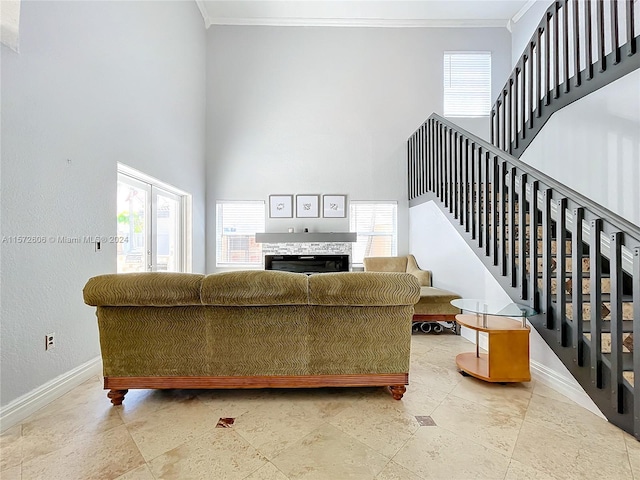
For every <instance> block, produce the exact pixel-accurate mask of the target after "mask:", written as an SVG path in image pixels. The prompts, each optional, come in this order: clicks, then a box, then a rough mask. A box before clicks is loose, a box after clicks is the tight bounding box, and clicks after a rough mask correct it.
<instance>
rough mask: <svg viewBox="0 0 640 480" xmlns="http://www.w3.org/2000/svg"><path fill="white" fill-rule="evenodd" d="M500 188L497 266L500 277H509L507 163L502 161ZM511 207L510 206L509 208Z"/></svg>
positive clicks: (500, 166)
mask: <svg viewBox="0 0 640 480" xmlns="http://www.w3.org/2000/svg"><path fill="white" fill-rule="evenodd" d="M498 168H499V170H498V172H499V173H498V174H499V183H498V185H499V188H500V194H499V196H498V202H499V208H497V211H498V212H499V217H498V220H499V222H500V223H499V224H498V225H499V226H500V227H499V228H500V243H499V247H498V252H499V254H500V256H499V259H496V260H498V261H499V263H497V264H496V265H499V266H500V275H502V276H503V277H505V276H506V275H507V252H506V250H507V238H506V237H507V226H506V221H507V219H506V217H507V184H506V183H507V162H505V161H502V162H500V165H499V167H498ZM510 207H511V205H509V208H510Z"/></svg>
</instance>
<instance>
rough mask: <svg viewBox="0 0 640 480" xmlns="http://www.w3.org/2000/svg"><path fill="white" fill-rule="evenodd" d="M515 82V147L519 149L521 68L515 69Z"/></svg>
mask: <svg viewBox="0 0 640 480" xmlns="http://www.w3.org/2000/svg"><path fill="white" fill-rule="evenodd" d="M514 77H515V84H514V86H513V105H514V108H513V129H514V130H513V148H515V149H517V148H518V139H519V133H518V127H519V126H520V124H519V123H518V119H519V118H520V116H519V114H518V111H519V109H520V105H519V103H518V102H519V101H520V97H519V96H518V88H519V86H518V82H519V81H520V80H521V78H520V68H519V67H516V69H515V74H514Z"/></svg>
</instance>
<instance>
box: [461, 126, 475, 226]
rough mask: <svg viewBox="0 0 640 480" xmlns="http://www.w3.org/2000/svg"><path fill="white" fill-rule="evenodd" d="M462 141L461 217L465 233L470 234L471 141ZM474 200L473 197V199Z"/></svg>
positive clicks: (463, 139) (462, 139) (466, 139)
mask: <svg viewBox="0 0 640 480" xmlns="http://www.w3.org/2000/svg"><path fill="white" fill-rule="evenodd" d="M460 141H461V143H462V145H463V148H462V166H463V168H462V172H461V175H460V177H461V180H462V191H463V192H464V195H463V196H462V200H461V201H460V204H461V209H460V212H461V215H462V222H463V224H464V230H465V232H469V210H470V207H471V205H469V139H468V138H462V137H461V138H460ZM471 199H472V200H473V197H471Z"/></svg>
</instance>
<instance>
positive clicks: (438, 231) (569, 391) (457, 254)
mask: <svg viewBox="0 0 640 480" xmlns="http://www.w3.org/2000/svg"><path fill="white" fill-rule="evenodd" d="M409 223H410V225H411V230H410V233H409V236H410V248H411V253H412V254H413V255H414V256H415V257H416V260H417V261H418V265H420V267H421V268H422V269H424V270H431V272H432V274H433V285H434V286H435V287H439V288H444V289H446V290H450V291H453V292H456V293H457V294H459V295H460V296H461V297H463V298H476V299H482V300H486V301H487V303H488V304H495V305H506V304H508V303H511V300H510V298H509V296H508V295H507V293H506V292H505V291H504V290H503V289H502V287H500V284H498V282H497V281H496V279H495V278H494V277H493V276H492V275H491V273H490V272H489V271H488V270H487V269H486V267H485V266H484V264H483V263H482V262H481V261H480V259H479V258H478V257H477V256H476V254H475V253H474V251H473V250H472V249H471V247H469V245H467V244H466V242H465V241H464V240H463V239H462V237H461V236H460V234H459V233H458V232H457V230H456V229H455V228H454V227H453V226H452V225H451V223H450V222H449V220H447V218H446V217H445V216H444V214H443V213H442V211H441V210H440V208H439V206H438V205H437V204H436V203H435V202H433V201H429V202H426V203H423V204H420V205H416V206H414V207H411V209H410V210H409ZM462 335H463V336H464V337H465V338H467V339H469V340H471V341H475V333H474V332H472V331H470V330H469V329H466V328H463V331H462ZM483 340H484V341H483ZM480 345H481V346H482V347H483V348H486V347H487V345H486V338H481V341H480ZM469 350H470V351H472V350H473V348H472V347H470V348H469ZM530 358H531V373H532V378H533V379H534V380H538V381H541V382H542V383H545V384H546V385H548V386H550V387H552V388H554V389H555V390H557V391H559V392H560V393H562V394H564V395H566V396H567V397H569V398H571V399H572V400H574V401H575V402H576V403H578V404H579V405H582V406H583V407H585V408H587V409H589V410H591V411H592V412H594V413H596V414H597V415H600V416H602V413H601V412H600V411H599V409H598V407H597V406H596V405H595V404H594V403H593V401H592V400H591V398H590V397H589V396H588V395H587V394H586V393H585V392H584V390H583V389H582V387H581V386H580V384H579V383H578V382H577V381H576V380H575V378H573V376H572V375H571V373H569V371H568V370H567V368H566V367H565V366H564V365H563V363H562V362H561V361H560V359H558V357H557V356H556V355H555V354H554V353H553V351H552V350H551V349H550V348H549V346H548V345H547V344H546V342H545V341H544V340H543V339H542V337H540V335H539V334H538V333H537V332H536V330H535V328H533V327H532V328H531V336H530ZM453 361H454V360H453V359H452V362H453Z"/></svg>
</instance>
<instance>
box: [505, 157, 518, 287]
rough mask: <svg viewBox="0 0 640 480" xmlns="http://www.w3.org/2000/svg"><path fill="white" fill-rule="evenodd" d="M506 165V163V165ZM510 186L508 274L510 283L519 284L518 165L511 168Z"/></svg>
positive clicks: (507, 237) (508, 194)
mask: <svg viewBox="0 0 640 480" xmlns="http://www.w3.org/2000/svg"><path fill="white" fill-rule="evenodd" d="M505 166H506V165H505ZM508 175H509V181H508V184H509V187H508V190H507V198H508V199H509V200H508V202H509V211H508V212H507V213H508V217H507V219H506V221H507V236H506V241H507V245H508V246H509V254H508V257H507V258H508V264H507V265H505V267H507V272H506V273H507V275H509V281H510V285H511V286H512V287H515V286H517V283H516V282H517V277H516V167H511V168H509V172H508Z"/></svg>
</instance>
